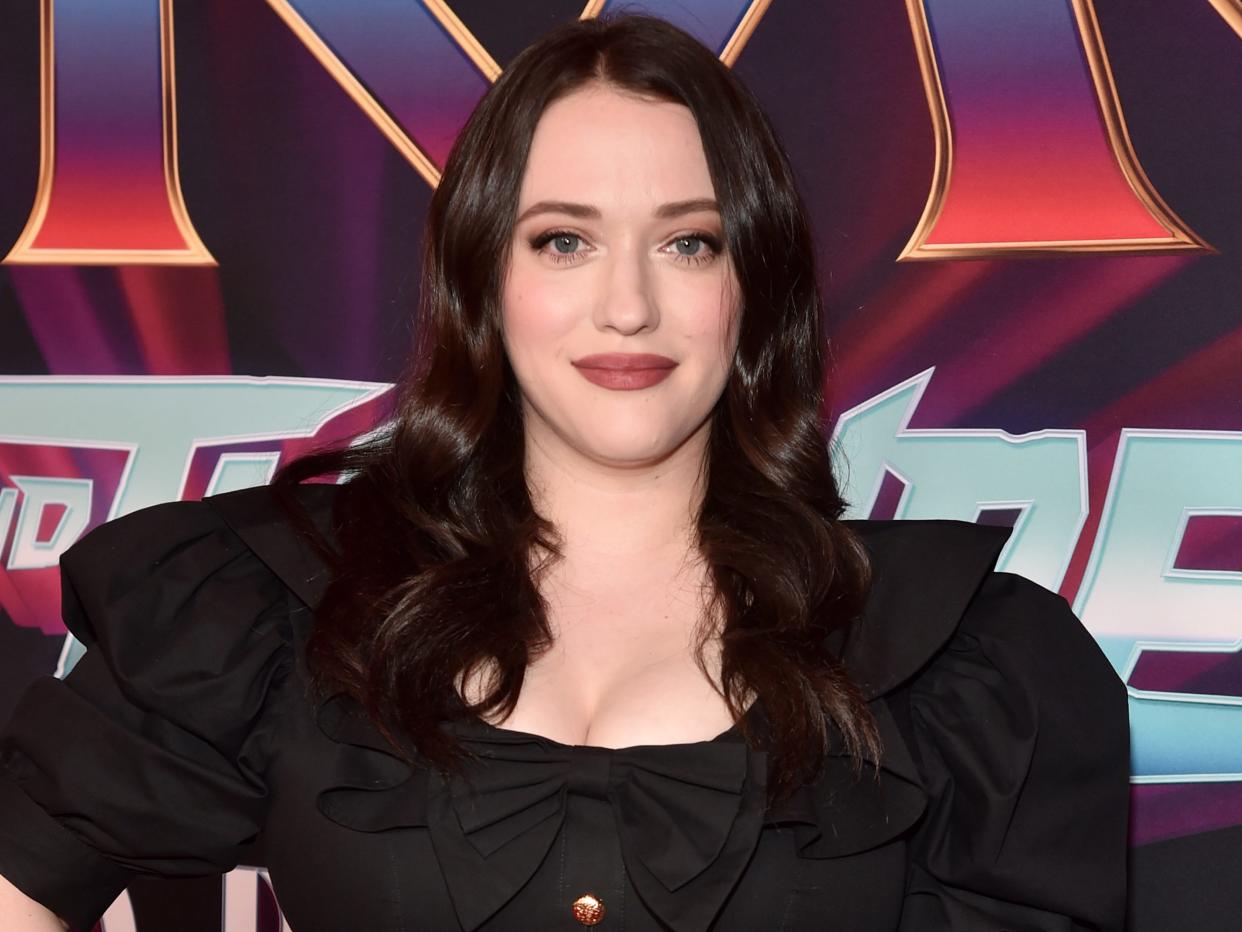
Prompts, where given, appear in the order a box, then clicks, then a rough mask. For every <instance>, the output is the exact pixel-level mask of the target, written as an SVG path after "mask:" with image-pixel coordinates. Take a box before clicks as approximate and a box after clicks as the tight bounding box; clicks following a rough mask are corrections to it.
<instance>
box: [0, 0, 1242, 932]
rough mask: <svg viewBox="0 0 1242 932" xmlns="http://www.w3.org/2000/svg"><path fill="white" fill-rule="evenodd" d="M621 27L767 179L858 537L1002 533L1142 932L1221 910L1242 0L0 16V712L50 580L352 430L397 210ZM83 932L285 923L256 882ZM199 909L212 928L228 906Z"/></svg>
mask: <svg viewBox="0 0 1242 932" xmlns="http://www.w3.org/2000/svg"><path fill="white" fill-rule="evenodd" d="M617 7H624V8H626V9H631V10H646V11H649V12H654V13H656V14H658V15H662V16H665V17H666V18H668V19H670V20H672V21H673V22H675V23H677V24H678V25H681V26H683V27H685V28H686V29H688V30H690V31H691V32H693V33H694V34H695V35H696V36H698V37H699V38H700V39H701V40H702V41H703V42H704V43H705V44H707V45H708V46H710V47H711V48H712V49H714V50H715V51H717V52H718V53H719V54H720V56H721V57H722V59H723V60H724V61H725V62H726V63H728V64H729V65H730V66H731V67H733V68H734V69H735V71H736V72H737V73H738V74H739V75H741V77H742V78H743V80H744V81H745V82H746V83H747V84H748V85H749V86H750V87H751V88H753V89H754V91H755V92H756V93H757V94H758V96H759V98H760V99H761V101H762V102H763V104H764V106H765V107H766V109H767V111H768V113H769V114H770V116H771V117H772V119H773V121H774V122H775V124H776V126H777V128H778V130H779V132H780V133H781V136H782V139H783V141H784V143H785V145H786V147H787V149H788V151H789V153H790V156H791V158H792V160H793V163H794V166H795V168H796V171H797V173H798V177H799V182H800V184H801V187H802V190H803V192H804V194H805V197H806V200H807V203H808V205H809V208H810V212H811V215H812V220H813V223H814V227H815V235H816V237H817V242H818V246H819V257H820V263H821V277H822V285H823V288H824V291H825V296H826V299H827V304H828V308H829V315H830V321H829V323H830V329H831V334H832V336H833V340H834V343H833V351H832V352H833V367H832V372H831V375H830V379H829V384H828V386H827V388H828V392H829V395H830V398H831V400H832V411H833V416H834V428H833V429H834V443H835V444H836V448H837V450H838V452H839V453H840V455H841V456H842V458H843V459H842V463H843V465H844V463H846V462H848V467H849V468H848V471H844V470H843V475H845V476H846V478H847V498H848V499H849V500H850V501H851V503H852V509H851V516H854V517H860V516H862V517H865V516H873V517H898V518H957V519H964V520H971V521H983V522H990V523H1002V524H1010V525H1013V526H1014V529H1015V530H1014V534H1013V536H1012V538H1011V541H1010V543H1009V545H1008V547H1007V548H1006V550H1005V551H1004V553H1003V554H1002V556H1001V569H1004V570H1008V571H1011V572H1015V573H1020V574H1022V575H1024V576H1028V577H1030V578H1031V579H1034V580H1036V581H1037V582H1040V583H1042V584H1043V585H1045V586H1047V587H1049V588H1051V589H1054V590H1057V591H1059V592H1060V593H1061V594H1063V595H1064V596H1065V597H1066V598H1067V599H1069V600H1070V602H1071V604H1072V605H1073V606H1074V608H1075V610H1076V612H1077V613H1078V614H1079V616H1080V617H1081V618H1082V619H1083V621H1084V623H1085V624H1086V625H1087V627H1088V628H1089V629H1090V630H1091V632H1092V634H1093V635H1095V637H1096V638H1097V639H1098V640H1099V642H1100V644H1101V646H1102V647H1103V648H1104V650H1105V652H1106V653H1107V655H1108V656H1109V657H1110V658H1111V660H1112V662H1113V663H1114V665H1115V666H1116V668H1117V670H1118V672H1119V673H1120V674H1121V675H1122V676H1123V677H1124V678H1125V680H1126V681H1127V683H1128V684H1129V687H1130V697H1131V698H1130V712H1131V722H1132V730H1133V767H1132V769H1133V816H1132V848H1131V865H1132V877H1133V892H1132V895H1131V909H1130V913H1131V916H1130V925H1131V928H1132V929H1134V930H1144V932H1145V930H1164V929H1173V928H1196V929H1200V930H1205V929H1231V928H1236V925H1235V923H1236V921H1237V920H1236V916H1237V915H1239V909H1240V908H1242V893H1239V892H1238V886H1237V884H1236V882H1234V881H1235V880H1236V875H1237V872H1238V870H1239V869H1240V868H1242V828H1240V826H1242V662H1240V660H1239V653H1238V649H1239V645H1240V644H1242V259H1240V257H1242V104H1240V103H1239V102H1240V101H1242V0H908V2H903V0H833V2H824V0H818V2H815V0H768V2H764V0H757V2H742V0H677V2H673V0H669V2H648V3H634V2H627V3H624V4H614V3H611V2H599V0H593V2H591V3H588V4H587V5H586V6H585V8H584V6H583V4H582V3H581V2H578V3H571V2H566V0H511V2H506V3H503V4H502V3H494V2H487V0H469V2H464V0H462V2H457V0H453V2H448V3H445V2H441V0H435V2H432V0H425V2H421V3H420V2H418V0H400V2H397V0H350V2H348V3H345V2H341V0H195V2H183V0H175V2H174V0H108V2H107V3H101V2H99V0H55V2H54V3H53V0H42V2H38V0H27V2H24V3H7V4H5V5H4V7H3V10H2V11H0V121H2V125H3V145H2V146H0V160H2V161H0V169H2V170H0V253H3V254H4V255H5V258H4V260H3V265H0V373H3V375H0V561H2V562H3V568H2V569H0V717H7V716H8V714H9V712H10V710H11V708H12V706H13V703H14V700H15V698H16V696H17V694H18V692H19V691H20V690H21V689H22V688H23V687H24V685H25V684H26V683H28V682H29V681H30V680H31V679H32V678H34V677H36V676H40V675H46V674H49V673H51V674H63V672H64V671H65V670H67V669H69V668H70V667H71V666H72V664H73V663H74V661H75V660H76V658H77V656H79V653H80V646H79V645H77V644H76V643H75V642H74V641H73V640H72V639H71V638H68V637H67V635H66V632H65V629H64V626H63V625H62V623H61V621H60V618H59V613H58V606H59V591H58V587H59V582H58V571H57V560H58V557H59V555H60V553H61V552H63V551H64V549H65V548H66V547H67V546H69V545H70V544H71V543H72V542H73V541H74V540H76V539H77V538H78V537H79V536H81V534H82V533H84V532H85V531H86V530H88V529H89V528H91V527H93V526H95V525H96V524H98V523H100V522H102V521H104V520H107V519H108V518H109V517H112V516H116V515H120V514H124V513H127V512H130V511H133V510H135V509H137V508H141V507H144V506H146V505H150V504H154V503H157V502H161V501H166V500H171V499H179V498H181V499H185V498H198V497H201V496H203V495H205V494H210V493H213V492H220V491H226V490H229V489H234V488H242V487H245V486H250V485H255V484H259V483H263V482H266V481H267V480H268V479H269V478H270V476H271V475H272V473H273V471H274V470H275V468H276V467H277V465H278V464H279V463H280V462H281V461H282V458H287V457H290V456H293V455H296V454H297V453H299V452H301V451H303V450H306V449H309V448H310V447H311V446H313V445H316V444H319V443H322V442H324V441H327V440H333V439H343V438H346V437H349V436H352V435H356V434H358V433H360V432H362V431H365V430H367V429H369V428H370V427H372V426H374V425H375V424H377V423H379V422H380V421H382V420H383V418H384V416H385V414H386V412H387V410H388V408H387V405H388V399H389V388H390V383H391V380H393V379H394V378H395V377H396V376H397V374H398V372H399V371H400V369H401V367H402V364H403V362H404V359H405V354H406V353H407V351H408V348H409V347H410V344H411V339H412V334H413V332H414V327H415V322H414V320H413V318H412V312H413V309H414V307H415V306H416V303H417V299H418V293H417V292H418V257H419V247H420V237H421V232H422V218H423V215H424V212H425V210H426V207H427V204H428V200H429V197H430V194H431V192H432V190H433V188H434V186H435V184H436V182H437V180H438V177H439V172H440V168H441V166H442V165H443V162H444V158H445V156H446V154H447V152H448V150H449V148H450V146H451V145H452V142H453V139H454V138H455V135H456V133H457V132H458V130H459V128H460V127H461V125H462V123H463V122H464V120H465V118H466V116H467V114H468V113H469V112H470V110H471V108H472V107H473V106H474V104H475V103H476V102H477V101H478V99H479V98H480V96H481V95H482V94H483V93H484V91H485V90H486V88H487V87H488V85H489V83H490V82H491V81H493V80H494V79H495V78H496V76H497V75H498V74H499V73H500V72H501V71H502V70H503V68H504V67H505V63H506V62H507V61H508V60H509V59H511V58H512V56H513V55H515V54H516V53H517V51H518V50H520V49H521V48H522V47H523V46H524V45H525V44H526V43H527V42H528V41H530V40H531V39H532V38H533V37H534V36H536V35H538V34H539V33H541V32H542V31H544V30H546V29H548V28H550V27H551V26H553V25H555V24H556V23H558V22H561V21H564V20H566V19H569V18H573V17H578V16H591V15H598V14H599V13H601V12H606V11H608V10H611V9H614V8H617ZM253 860H254V861H255V865H254V866H253V867H247V868H239V869H238V870H236V871H233V872H232V873H231V874H229V875H227V876H225V877H224V878H205V879H203V880H190V881H184V880H183V881H176V882H168V881H147V882H144V883H142V884H141V885H139V886H135V887H134V888H132V889H131V890H130V891H129V892H128V894H127V895H126V896H125V897H123V898H122V899H121V900H118V902H117V903H116V904H115V905H114V907H113V908H112V910H110V911H109V913H108V915H107V916H106V917H105V920H104V925H105V927H106V929H107V932H119V930H130V929H137V930H139V932H150V930H157V929H165V928H177V929H185V930H197V929H202V930H208V929H210V930H213V932H215V930H219V929H221V928H223V929H227V930H228V932H250V930H255V932H267V930H272V932H275V930H277V929H279V928H281V927H282V922H283V921H282V919H281V916H280V913H279V907H278V905H277V904H276V902H275V900H274V898H273V897H272V894H271V890H270V886H269V885H268V883H267V880H266V876H265V874H264V873H263V871H262V867H261V862H262V858H261V852H257V853H256V856H255V857H254V858H253ZM222 904H223V908H222Z"/></svg>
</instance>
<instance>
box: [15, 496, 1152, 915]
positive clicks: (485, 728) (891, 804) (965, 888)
mask: <svg viewBox="0 0 1242 932" xmlns="http://www.w3.org/2000/svg"><path fill="white" fill-rule="evenodd" d="M336 491H337V490H336V488H335V487H333V486H307V487H304V489H303V494H304V498H305V501H306V503H307V506H308V508H310V509H311V510H312V512H313V513H314V514H315V515H316V519H317V520H319V521H321V522H324V523H326V520H327V515H328V513H329V511H330V507H331V502H332V499H333V497H334V495H335V493H336ZM852 526H853V527H854V528H855V530H857V531H858V532H859V533H860V534H861V535H862V537H863V540H864V541H865V543H866V545H867V547H868V549H869V551H870V553H871V556H872V560H873V564H874V568H875V575H876V581H875V586H874V589H873V593H872V596H871V599H870V601H869V603H868V608H867V611H866V613H865V614H864V616H863V618H862V619H861V620H860V621H859V622H858V623H857V624H856V625H855V627H854V629H853V630H852V631H851V632H850V636H849V638H848V640H847V642H846V643H847V647H846V649H845V653H844V656H845V660H846V663H847V665H848V667H849V669H850V670H851V673H852V675H853V677H854V678H855V680H856V681H857V682H858V683H860V684H861V686H862V687H863V689H864V691H865V694H866V695H867V697H868V698H869V699H870V701H871V707H872V709H873V710H874V712H875V715H876V717H877V719H878V721H879V723H880V728H881V736H882V739H883V743H884V748H885V751H884V755H883V759H882V760H880V761H878V762H871V763H870V764H869V765H868V767H867V768H864V774H863V778H862V779H861V780H855V779H853V777H852V776H851V773H850V766H849V761H848V760H847V759H845V758H843V757H839V756H838V757H833V758H830V759H829V761H828V764H827V766H826V767H825V768H824V770H823V772H822V776H821V777H820V778H819V779H818V780H817V781H816V782H815V783H813V784H810V785H806V786H804V787H802V788H801V790H800V792H799V793H798V794H797V795H796V796H795V797H794V798H793V799H792V800H791V801H790V802H788V803H786V804H784V805H781V806H779V807H777V808H775V809H770V810H769V809H765V802H764V786H765V780H766V773H767V771H766V753H765V752H762V751H756V750H752V749H751V748H749V747H748V746H747V744H746V742H745V741H743V740H742V738H741V734H740V731H739V729H738V728H737V727H736V726H735V727H733V728H731V729H729V730H728V731H726V732H724V733H723V734H721V735H718V736H717V737H716V738H713V739H712V740H710V741H699V742H694V743H685V744H672V745H647V746H637V747H628V748H619V749H608V748H600V747H591V746H570V745H565V744H561V743H558V742H556V741H552V740H548V739H546V738H542V737H540V736H538V735H533V734H528V733H525V732H520V731H512V730H508V729H504V728H499V727H495V726H491V725H488V724H486V723H484V722H483V721H482V720H481V719H477V718H474V719H470V718H465V719H461V720H457V721H453V722H446V723H445V727H451V728H455V729H456V730H457V732H458V733H459V734H460V736H461V737H462V739H463V740H464V741H465V742H467V743H468V745H469V746H470V747H471V749H472V750H474V751H476V752H477V753H478V754H479V758H478V760H477V761H475V762H474V763H473V764H472V765H471V768H470V777H471V781H472V783H473V791H472V792H467V790H466V788H465V787H464V786H462V785H459V784H458V783H457V782H456V781H452V782H450V783H448V784H446V782H445V781H444V780H443V779H442V778H441V777H440V776H439V774H438V773H437V772H436V771H435V770H434V769H432V768H417V767H411V766H408V765H407V764H405V763H403V762H402V761H401V760H400V759H399V758H397V757H396V756H393V755H392V754H390V753H388V751H387V745H386V744H385V743H384V741H383V739H382V738H381V737H380V736H379V734H378V733H377V732H376V731H375V729H374V728H373V727H372V726H371V725H369V724H368V723H367V722H366V720H365V719H364V718H363V717H362V716H361V714H360V710H359V709H358V707H357V706H356V704H355V703H354V702H353V701H352V700H347V699H345V698H343V697H341V696H337V697H334V698H331V699H329V700H328V701H325V702H322V703H318V704H316V703H314V702H312V701H311V700H309V699H308V698H307V697H306V694H305V691H304V683H305V670H304V668H303V658H302V656H301V647H302V645H303V644H304V643H305V640H306V637H307V633H308V631H309V629H310V627H311V624H312V617H313V612H312V607H313V606H314V604H315V603H316V599H317V597H318V595H319V594H320V592H321V591H322V587H323V585H324V582H325V576H326V574H325V572H324V568H323V566H322V565H321V564H320V563H319V562H318V560H317V558H316V556H315V555H314V552H313V551H312V550H311V549H310V548H309V547H308V545H306V544H305V543H303V542H302V541H301V539H300V538H299V537H298V536H297V535H296V534H295V533H294V531H293V530H292V528H291V527H290V526H289V525H288V524H287V523H286V522H285V521H284V519H283V518H282V516H281V513H280V511H279V509H278V508H277V507H276V505H275V503H274V501H273V500H272V497H271V494H270V492H269V491H268V490H267V489H263V488H261V489H252V490H246V491H243V492H234V493H229V494H226V495H222V496H216V497H213V498H209V499H206V500H204V501H202V502H177V503H170V504H165V505H157V506H155V507H152V508H147V509H144V510H142V511H139V512H136V513H134V514H131V515H128V516H126V517H123V518H121V519H118V520H115V521H112V522H109V523H108V524H105V525H103V526H101V527H100V528H97V529H96V530H94V531H92V532H91V533H89V534H88V535H86V537H84V538H83V539H82V540H81V541H79V542H78V543H77V544H75V545H74V546H73V547H72V548H70V550H69V551H68V552H66V553H65V555H64V557H63V559H62V561H61V565H62V576H63V583H64V589H63V607H64V618H65V622H66V624H67V625H68V626H69V628H70V629H71V630H72V631H73V633H74V634H75V635H76V636H77V637H78V638H79V639H81V640H82V642H83V643H84V644H86V645H87V647H88V651H87V653H86V655H85V656H84V657H83V659H82V660H81V661H80V662H79V663H78V665H77V666H76V667H75V668H74V670H73V672H72V673H71V674H70V675H69V676H68V677H67V678H66V679H65V680H64V681H60V680H56V679H54V678H52V677H44V678H41V679H39V680H37V681H36V682H35V683H33V684H32V685H31V686H30V688H29V689H28V690H27V692H26V693H25V694H24V696H23V698H22V700H21V702H20V703H19V705H18V707H17V709H16V711H15V713H14V715H13V718H12V720H11V721H10V723H9V725H8V726H7V730H6V731H5V733H4V736H3V745H2V747H3V751H2V757H0V771H2V773H3V776H4V778H5V779H3V780H0V874H3V875H4V876H5V877H7V878H8V879H9V880H10V881H11V882H12V883H14V884H15V885H16V886H17V887H18V888H20V889H21V890H23V891H24V892H26V893H27V894H28V895H29V896H32V897H33V898H34V899H36V900H38V901H40V902H42V903H44V904H46V905H47V906H48V907H49V908H50V909H52V910H53V911H55V912H56V913H57V914H58V915H60V916H62V917H64V918H66V919H68V920H70V921H71V922H73V923H75V924H82V925H87V924H89V923H90V922H91V921H92V920H94V919H95V918H96V917H97V916H98V915H99V914H100V913H102V912H103V910H104V909H105V908H106V907H107V905H108V904H109V903H110V902H111V901H112V899H113V898H114V897H115V896H116V895H117V894H118V893H119V892H120V891H121V890H122V889H123V888H124V886H125V885H126V883H127V881H128V879H129V878H131V877H132V876H133V875H134V874H135V873H155V874H162V875H193V874H206V873H213V872H218V871H223V870H227V869H229V868H231V867H233V866H234V865H235V864H236V863H237V860H238V858H239V856H240V855H239V852H241V851H242V850H243V848H244V846H246V845H247V843H249V842H251V841H252V840H253V839H254V838H255V837H256V836H260V834H261V838H262V841H263V847H264V850H265V851H266V859H267V867H268V869H269V872H270V875H271V879H272V882H273V886H274V888H275V890H276V893H277V896H278V898H279V901H280V904H281V907H282V909H283V910H284V912H285V914H286V916H287V917H288V920H289V922H290V925H291V926H292V928H293V929H294V930H296V932H317V930H349V929H366V930H369V932H385V930H406V932H442V930H449V932H451V930H458V929H463V930H475V929H486V930H503V932H508V930H514V932H518V930H520V932H527V930H555V929H565V930H572V929H582V928H584V927H585V926H584V923H583V922H582V921H581V920H580V919H579V918H576V917H575V913H574V910H573V904H574V902H575V900H577V899H578V898H579V897H580V896H582V895H584V894H592V895H594V896H595V897H597V898H598V900H599V901H601V902H602V904H603V918H602V919H601V920H600V921H599V922H598V927H599V928H600V930H601V932H609V930H623V929H624V930H629V932H646V930H660V929H673V930H678V932H700V930H706V929H712V930H716V932H756V930H771V932H812V930H814V932H825V930H843V932H881V930H884V932H891V930H901V932H950V930H951V932H976V930H977V932H984V930H989V932H990V930H1011V932H1019V930H1023V932H1037V930H1038V932H1070V930H1079V929H1105V930H1113V929H1120V928H1121V926H1122V919H1123V912H1124V899H1125V895H1124V894H1125V859H1126V821H1127V798H1128V779H1127V774H1128V767H1127V756H1128V755H1127V747H1128V741H1127V726H1126V701H1125V692H1124V690H1123V687H1122V686H1121V684H1120V683H1119V681H1118V679H1117V677H1116V676H1115V675H1114V673H1113V671H1112V669H1111V667H1110V666H1109V665H1108V664H1107V662H1106V661H1105V660H1104V658H1103V656H1102V655H1101V653H1100V651H1099V650H1098V648H1097V647H1096V645H1095V642H1094V641H1093V640H1092V638H1091V636H1090V635H1089V634H1088V633H1087V632H1086V631H1085V630H1084V629H1083V627H1082V626H1081V625H1080V623H1079V622H1078V620H1077V619H1076V618H1075V617H1074V615H1073V614H1072V612H1071V611H1070V609H1069V607H1068V605H1067V604H1066V602H1065V601H1064V599H1062V598H1061V597H1060V596H1058V595H1055V594H1054V593H1051V592H1049V591H1048V590H1046V589H1044V588H1042V587H1040V586H1038V585H1036V584H1034V583H1031V582H1029V581H1027V580H1025V579H1023V578H1021V577H1019V576H1015V575H1011V574H1008V573H999V572H996V571H995V570H994V569H993V567H994V563H995V560H996V557H997V555H998V553H999V551H1000V548H1001V546H1002V545H1003V543H1004V541H1005V538H1006V532H1005V531H1003V530H998V529H996V528H986V527H980V526H976V525H972V524H967V523H964V522H956V521H910V522H889V521H857V522H852ZM747 714H748V716H749V717H750V719H751V721H753V722H754V723H756V724H757V726H758V727H759V728H760V729H762V727H763V722H764V721H765V712H764V709H763V705H762V703H761V702H759V703H756V704H755V705H753V706H752V707H751V709H750V710H749V712H748V713H747ZM877 769H878V771H879V774H878V777H879V778H878V780H877V779H875V776H876V770H877ZM582 918H587V917H585V916H584V917H582Z"/></svg>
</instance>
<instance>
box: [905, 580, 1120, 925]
mask: <svg viewBox="0 0 1242 932" xmlns="http://www.w3.org/2000/svg"><path fill="white" fill-rule="evenodd" d="M904 700H905V703H906V708H905V718H906V729H907V730H908V733H909V735H908V736H909V739H910V746H911V750H912V752H913V754H914V757H915V760H916V763H917V765H918V768H919V770H920V772H921V774H922V776H923V780H924V784H925V786H926V789H927V792H928V795H929V803H928V810H927V812H926V814H925V817H924V819H923V821H922V822H921V823H920V826H919V828H918V830H917V832H916V834H915V836H914V838H913V841H912V847H911V867H910V874H909V878H908V886H907V896H906V901H905V904H904V909H903V914H902V922H901V930H902V932H950V930H951V932H1000V930H1006V932H1077V930H1088V929H1090V930H1120V929H1121V928H1122V926H1123V923H1124V916H1125V884H1126V833H1127V822H1128V799H1129V731H1128V723H1127V709H1126V693H1125V689H1124V687H1123V685H1122V683H1121V682H1120V680H1119V679H1118V678H1117V676H1116V674H1115V673H1114V672H1113V670H1112V668H1111V666H1110V665H1109V664H1108V662H1107V661H1106V660H1105V659H1104V657H1103V655H1102V653H1101V652H1100V650H1099V648H1098V647H1097V645H1096V643H1095V641H1094V640H1093V639H1092V637H1091V635H1090V634H1089V633H1088V632H1087V631H1086V629H1084V628H1083V626H1082V624H1081V623H1080V622H1079V621H1078V619H1077V618H1076V617H1075V616H1074V614H1073V612H1072V611H1071V610H1070V607H1069V606H1068V604H1067V603H1066V602H1065V600H1064V599H1063V598H1061V597H1060V596H1059V595H1057V594H1055V593H1053V592H1050V591H1049V590H1047V589H1044V588H1043V587H1042V586H1039V585H1037V584H1035V583H1033V582H1030V581H1028V580H1026V579H1024V578H1022V577H1020V576H1016V575H1013V574H1009V573H999V572H993V573H991V574H990V575H989V577H987V579H986V580H985V581H984V582H983V584H982V585H981V586H980V588H979V590H978V591H977V592H976V594H975V596H974V598H973V599H972V601H971V602H970V604H969V606H968V607H967V609H966V612H965V613H964V615H963V617H962V620H961V623H960V625H959V627H958V630H957V632H956V634H955V635H954V637H953V638H952V640H951V641H950V642H949V644H948V645H947V647H946V649H945V650H943V651H942V652H941V653H940V654H939V655H938V656H937V657H936V658H935V659H934V660H933V661H932V662H931V664H930V665H929V666H928V668H926V669H925V670H924V672H923V673H922V674H920V675H919V677H918V678H917V679H916V680H914V681H913V683H912V684H911V685H909V686H908V687H907V688H906V690H905V696H904Z"/></svg>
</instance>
